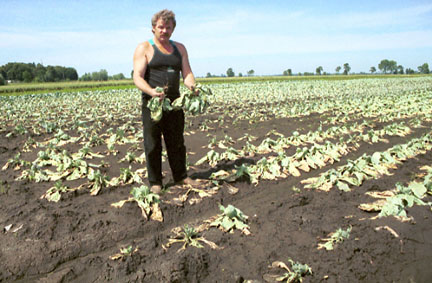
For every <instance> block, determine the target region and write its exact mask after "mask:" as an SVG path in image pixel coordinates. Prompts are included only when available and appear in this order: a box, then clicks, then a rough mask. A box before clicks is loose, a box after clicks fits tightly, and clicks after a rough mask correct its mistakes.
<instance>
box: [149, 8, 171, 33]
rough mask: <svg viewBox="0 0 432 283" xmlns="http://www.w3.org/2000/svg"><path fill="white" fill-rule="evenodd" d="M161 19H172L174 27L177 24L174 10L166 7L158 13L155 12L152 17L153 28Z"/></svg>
mask: <svg viewBox="0 0 432 283" xmlns="http://www.w3.org/2000/svg"><path fill="white" fill-rule="evenodd" d="M159 19H161V20H162V21H163V22H165V23H167V22H169V21H171V22H172V24H173V28H175V26H176V20H175V14H174V12H173V11H170V10H167V9H164V10H162V11H159V12H157V13H156V14H154V15H153V17H152V19H151V22H152V27H153V28H154V27H155V26H156V23H157V21H158V20H159Z"/></svg>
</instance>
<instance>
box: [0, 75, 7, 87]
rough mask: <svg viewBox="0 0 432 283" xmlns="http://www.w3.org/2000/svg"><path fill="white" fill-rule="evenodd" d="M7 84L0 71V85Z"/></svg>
mask: <svg viewBox="0 0 432 283" xmlns="http://www.w3.org/2000/svg"><path fill="white" fill-rule="evenodd" d="M5 84H6V80H5V78H4V77H3V75H2V74H1V73H0V85H5Z"/></svg>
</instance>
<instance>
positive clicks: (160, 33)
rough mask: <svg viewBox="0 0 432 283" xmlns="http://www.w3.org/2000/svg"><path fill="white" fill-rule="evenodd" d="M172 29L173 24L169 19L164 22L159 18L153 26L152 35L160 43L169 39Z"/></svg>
mask: <svg viewBox="0 0 432 283" xmlns="http://www.w3.org/2000/svg"><path fill="white" fill-rule="evenodd" d="M173 31H174V24H173V22H172V21H171V20H170V21H167V22H165V21H164V20H162V19H159V20H157V22H156V25H155V26H154V27H153V33H154V35H155V36H156V38H157V39H158V40H159V41H160V42H161V43H163V42H167V41H169V39H170V37H171V35H172V33H173Z"/></svg>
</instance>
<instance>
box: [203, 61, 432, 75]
mask: <svg viewBox="0 0 432 283" xmlns="http://www.w3.org/2000/svg"><path fill="white" fill-rule="evenodd" d="M378 69H379V70H380V71H381V73H383V74H408V75H410V74H415V73H420V74H429V73H430V70H429V65H428V63H424V64H422V65H420V66H418V67H417V70H418V71H414V70H413V69H411V68H406V69H404V67H403V66H402V65H398V64H397V62H396V61H394V60H388V59H383V60H381V62H380V63H379V64H378ZM341 71H342V74H343V75H348V74H349V73H350V71H351V66H350V65H349V63H345V64H343V65H342V66H337V67H336V68H335V73H334V74H336V75H339V74H340V73H341ZM369 71H370V73H371V74H374V73H376V72H377V69H376V67H375V66H372V67H371V68H370V70H369ZM254 73H255V71H254V70H250V71H248V72H247V75H248V76H253V75H254ZM293 74H294V73H293V71H292V69H286V70H284V71H283V72H282V75H283V76H292V75H293ZM330 74H331V73H328V72H325V71H324V68H323V67H322V66H318V67H317V68H316V69H315V72H304V73H303V74H302V73H297V75H298V76H301V75H304V76H313V75H318V76H320V75H330ZM238 76H239V77H242V76H243V74H242V73H239V74H238ZM206 77H207V78H211V77H235V72H234V70H233V68H231V67H230V68H228V69H227V71H226V74H221V75H220V76H217V75H212V74H211V73H207V75H206Z"/></svg>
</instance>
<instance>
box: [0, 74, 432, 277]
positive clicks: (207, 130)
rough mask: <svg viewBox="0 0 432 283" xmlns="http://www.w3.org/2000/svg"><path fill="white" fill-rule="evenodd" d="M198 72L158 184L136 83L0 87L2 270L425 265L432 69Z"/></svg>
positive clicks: (45, 273)
mask: <svg viewBox="0 0 432 283" xmlns="http://www.w3.org/2000/svg"><path fill="white" fill-rule="evenodd" d="M206 86H208V87H210V88H211V90H212V92H213V96H210V97H209V100H210V106H209V108H208V109H207V111H206V113H205V114H201V115H197V116H191V115H186V125H187V126H186V129H185V139H186V147H187V151H188V166H189V173H190V176H191V177H192V178H193V179H197V180H199V181H200V182H201V184H200V186H199V187H194V188H192V187H188V186H174V185H171V184H170V175H171V173H170V170H169V166H168V161H167V160H164V162H163V166H164V167H163V168H164V172H165V179H164V182H165V183H168V184H169V185H168V186H167V187H166V188H165V189H164V190H163V191H162V193H161V194H160V196H159V195H154V194H152V193H149V192H148V190H147V188H146V187H145V186H146V185H147V183H146V170H145V158H144V157H143V156H144V155H143V153H144V149H143V137H142V124H141V96H140V93H139V92H138V91H137V90H135V89H117V90H105V91H104V90H100V91H85V92H74V93H67V94H62V93H47V94H37V95H25V96H17V97H11V96H4V97H0V111H1V116H0V227H1V229H2V232H1V234H0V235H1V236H0V237H1V238H0V239H1V241H0V262H1V264H0V282H1V281H4V282H8V281H16V282H107V281H111V282H275V280H276V279H279V280H282V279H283V280H285V281H284V282H286V281H287V282H296V280H297V281H303V282H427V281H428V279H430V278H432V270H431V269H430V262H432V225H431V224H432V210H431V204H432V154H431V152H432V77H430V76H428V77H413V78H407V77H404V78H396V77H391V78H388V79H384V78H380V79H375V78H371V79H367V78H365V79H356V80H305V81H302V80H295V81H249V82H243V83H218V84H211V83H210V84H208V85H206Z"/></svg>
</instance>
